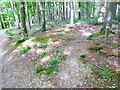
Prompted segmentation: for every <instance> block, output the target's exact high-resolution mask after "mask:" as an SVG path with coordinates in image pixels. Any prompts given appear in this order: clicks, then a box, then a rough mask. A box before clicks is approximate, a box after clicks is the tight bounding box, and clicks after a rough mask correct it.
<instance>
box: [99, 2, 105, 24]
mask: <svg viewBox="0 0 120 90" xmlns="http://www.w3.org/2000/svg"><path fill="white" fill-rule="evenodd" d="M104 13H105V2H100V10H99V18H98V21H97V22H98V23H99V24H100V23H103V22H104Z"/></svg>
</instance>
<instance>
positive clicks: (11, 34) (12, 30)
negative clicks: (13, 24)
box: [6, 28, 19, 36]
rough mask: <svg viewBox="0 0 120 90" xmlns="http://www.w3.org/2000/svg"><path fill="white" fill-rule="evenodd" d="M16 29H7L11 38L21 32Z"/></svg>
mask: <svg viewBox="0 0 120 90" xmlns="http://www.w3.org/2000/svg"><path fill="white" fill-rule="evenodd" d="M15 29H16V28H12V29H7V30H6V34H7V35H9V36H14V35H18V34H19V32H18V31H16V30H15Z"/></svg>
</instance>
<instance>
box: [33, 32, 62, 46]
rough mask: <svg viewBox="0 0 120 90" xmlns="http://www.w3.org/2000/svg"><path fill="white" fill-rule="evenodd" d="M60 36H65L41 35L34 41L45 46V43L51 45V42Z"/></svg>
mask: <svg viewBox="0 0 120 90" xmlns="http://www.w3.org/2000/svg"><path fill="white" fill-rule="evenodd" d="M60 36H63V34H55V35H54V34H50V35H48V34H44V35H39V36H37V37H34V38H33V41H35V42H39V43H41V44H44V43H49V42H50V41H51V40H53V39H56V38H59V37H60Z"/></svg>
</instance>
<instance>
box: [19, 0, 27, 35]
mask: <svg viewBox="0 0 120 90" xmlns="http://www.w3.org/2000/svg"><path fill="white" fill-rule="evenodd" d="M20 4H21V5H20V15H21V26H22V30H23V34H24V36H28V34H27V28H26V15H25V7H24V4H25V2H23V0H22V1H21V2H20Z"/></svg>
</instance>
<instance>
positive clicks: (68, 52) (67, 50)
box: [63, 47, 73, 55]
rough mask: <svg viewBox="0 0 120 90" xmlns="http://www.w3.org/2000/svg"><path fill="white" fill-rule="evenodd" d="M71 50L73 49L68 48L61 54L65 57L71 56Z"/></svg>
mask: <svg viewBox="0 0 120 90" xmlns="http://www.w3.org/2000/svg"><path fill="white" fill-rule="evenodd" d="M72 49H73V47H68V48H67V49H65V50H64V51H63V53H64V54H65V55H71V54H72Z"/></svg>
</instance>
